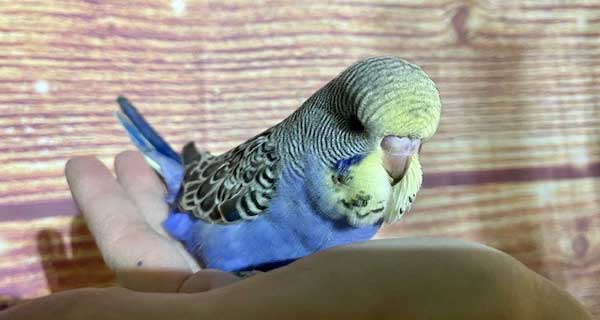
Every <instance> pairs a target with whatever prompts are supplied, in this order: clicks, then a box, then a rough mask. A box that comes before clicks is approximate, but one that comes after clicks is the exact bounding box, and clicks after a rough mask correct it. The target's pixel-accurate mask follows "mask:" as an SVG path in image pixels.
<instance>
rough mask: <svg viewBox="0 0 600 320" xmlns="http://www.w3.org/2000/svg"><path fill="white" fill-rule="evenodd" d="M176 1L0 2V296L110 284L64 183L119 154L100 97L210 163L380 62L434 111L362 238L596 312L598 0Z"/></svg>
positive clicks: (108, 109)
mask: <svg viewBox="0 0 600 320" xmlns="http://www.w3.org/2000/svg"><path fill="white" fill-rule="evenodd" d="M183 3H184V4H185V6H184V8H183V9H181V7H179V8H173V7H171V6H170V3H169V2H151V3H150V2H146V1H137V0H134V1H129V2H127V3H126V4H125V3H123V2H121V1H102V2H98V1H72V0H60V1H53V2H47V3H46V2H39V1H29V0H26V1H17V2H7V3H3V4H2V6H1V7H0V45H2V47H3V48H7V50H3V52H1V53H0V59H1V60H2V66H1V67H0V164H1V165H0V274H4V275H10V277H0V279H1V280H0V295H3V294H9V295H14V296H16V297H18V298H19V297H20V298H30V297H35V296H39V295H43V294H47V293H49V292H51V291H55V290H63V289H67V288H73V287H77V286H84V285H107V284H110V283H111V281H112V280H111V277H110V273H109V272H108V270H107V269H106V267H105V266H103V265H102V263H101V262H100V261H101V260H99V259H100V256H99V254H98V252H97V249H95V247H94V245H93V243H92V239H91V237H90V236H89V233H88V232H87V231H86V230H85V228H83V225H82V222H81V220H80V218H78V216H77V211H76V209H75V208H74V207H73V206H72V204H71V203H70V200H69V197H70V195H69V192H68V189H67V185H66V183H65V180H64V177H63V173H62V172H63V167H64V163H65V161H66V160H67V159H68V158H70V157H73V156H77V155H85V154H93V155H96V156H98V157H100V158H101V159H102V160H103V161H104V162H105V163H107V164H108V165H110V164H111V162H112V157H114V155H115V154H117V153H118V152H119V151H121V150H124V149H131V145H130V143H129V142H128V140H127V138H126V137H125V136H124V134H123V133H122V130H121V129H120V128H119V126H118V125H117V123H116V121H115V120H114V116H113V115H112V111H113V110H114V109H115V107H116V105H115V102H114V100H115V98H116V96H117V95H119V94H125V95H127V96H128V97H130V98H131V99H132V100H133V101H134V103H136V104H137V105H138V106H139V108H140V109H141V110H142V111H143V113H144V114H145V115H147V117H148V119H149V120H150V121H151V122H152V123H153V124H154V125H155V127H156V128H157V129H158V131H159V132H162V133H163V134H164V136H165V137H166V138H167V139H168V140H169V141H170V142H172V143H173V145H174V146H175V147H177V148H179V147H181V146H182V145H183V144H184V143H185V142H187V141H189V140H195V141H198V144H199V145H200V146H202V147H204V148H207V149H210V150H212V151H215V152H222V151H225V150H227V149H228V148H231V147H233V146H235V145H236V144H238V143H240V142H242V141H244V140H245V139H247V138H249V137H251V136H253V135H254V134H256V133H258V132H260V131H262V130H264V129H265V128H266V127H269V126H271V125H273V124H275V123H277V122H278V121H280V120H281V119H283V118H284V117H286V116H287V115H288V114H289V113H290V112H292V111H293V110H294V109H295V108H296V107H297V106H299V105H300V104H301V103H302V101H303V100H304V99H306V98H307V97H308V96H310V95H311V94H312V93H313V92H314V91H315V90H317V89H318V88H319V87H320V86H322V85H323V84H324V83H326V82H327V81H328V80H330V79H331V78H332V77H334V76H335V75H336V74H337V73H339V72H340V71H341V70H343V69H344V68H345V67H346V66H348V65H349V64H351V63H352V62H354V61H355V60H356V59H359V58H361V57H365V56H369V55H381V54H394V55H399V56H402V57H405V58H407V59H409V60H411V61H414V62H416V63H419V64H420V65H422V66H423V67H424V69H425V70H426V71H427V72H428V73H429V74H430V75H431V76H432V78H433V79H434V80H435V81H436V83H437V84H438V86H439V89H440V92H441V96H442V101H443V105H444V106H443V108H444V109H443V115H442V122H441V125H440V128H439V131H438V134H437V135H436V136H435V138H434V139H433V140H431V141H429V142H428V143H427V144H426V145H425V147H424V149H423V151H424V154H423V157H422V159H423V166H424V168H425V170H426V174H427V175H426V178H425V181H426V182H425V183H426V184H425V187H426V188H425V189H424V190H423V192H422V193H421V195H420V196H419V200H417V203H416V208H415V209H414V211H413V212H412V213H411V214H410V215H409V216H408V217H407V218H406V219H404V221H402V223H400V224H398V225H394V226H388V227H386V228H385V229H384V230H382V232H381V233H380V234H379V236H380V237H393V236H398V235H443V236H452V237H460V238H466V239H472V240H477V241H481V242H484V243H487V244H490V245H493V246H495V247H497V248H500V249H502V250H505V251H507V252H508V253H510V254H512V255H514V256H515V257H517V258H518V259H519V260H521V261H522V262H523V263H525V264H526V265H528V266H530V267H531V268H533V269H535V270H536V271H538V272H540V273H542V274H543V275H545V276H547V277H549V278H551V279H552V280H553V281H555V282H557V283H558V284H559V285H561V286H562V287H564V288H566V289H568V290H569V291H570V292H572V293H573V294H574V295H575V296H576V297H578V298H579V299H580V300H581V301H582V302H584V303H585V304H586V306H588V307H589V308H590V310H592V312H594V314H595V315H597V316H598V315H600V305H599V303H598V301H600V284H599V283H598V281H597V277H598V274H599V272H600V270H598V269H599V268H600V252H598V251H599V250H600V245H599V243H598V241H600V234H599V233H598V232H599V231H596V230H600V229H599V228H598V224H599V223H600V221H599V220H600V205H599V203H598V200H599V198H598V195H597V194H598V192H597V190H599V188H598V187H599V185H598V181H599V180H598V177H599V176H600V143H599V142H600V129H599V128H600V109H599V105H600V96H599V95H600V63H599V62H600V40H599V39H600V37H599V35H600V2H598V1H585V2H578V1H570V2H565V1H559V0H551V1H544V2H538V1H515V2H508V1H495V2H490V1H470V2H464V1H438V0H436V1H427V2H422V1H409V2H406V1H386V0H376V1H365V0H357V1H354V0H350V1H332V2H327V3H323V2H319V1H307V2H304V3H303V5H298V4H297V3H296V2H293V1H259V2H255V1H252V2H249V1H241V0H238V1H228V2H227V4H222V3H221V1H216V0H215V1H200V0H196V1H191V0H187V1H185V2H183ZM80 266H85V268H84V269H82V268H81V267H80ZM88 275H93V277H92V278H91V279H92V280H90V281H87V280H85V279H86V277H87V276H88ZM0 300H2V299H0Z"/></svg>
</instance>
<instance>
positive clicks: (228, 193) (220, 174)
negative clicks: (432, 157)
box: [116, 57, 441, 272]
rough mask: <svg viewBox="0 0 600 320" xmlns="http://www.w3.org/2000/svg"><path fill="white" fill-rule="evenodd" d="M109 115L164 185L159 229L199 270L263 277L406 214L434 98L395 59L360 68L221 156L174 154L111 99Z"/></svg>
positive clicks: (435, 120) (131, 110)
mask: <svg viewBox="0 0 600 320" xmlns="http://www.w3.org/2000/svg"><path fill="white" fill-rule="evenodd" d="M118 103H119V105H120V111H117V112H116V114H117V117H118V119H119V120H120V122H121V123H122V124H123V126H124V127H125V129H126V131H127V133H128V134H129V136H130V138H131V140H132V141H133V143H134V144H135V145H136V146H137V147H138V149H140V151H141V152H142V153H143V154H144V156H145V157H146V159H147V161H148V163H149V164H150V165H151V166H152V167H153V168H154V169H155V170H156V171H157V172H158V174H159V175H160V176H162V178H163V181H164V182H165V184H166V186H167V194H166V197H165V200H166V201H167V202H168V203H169V205H170V208H171V211H170V212H169V215H168V218H167V219H166V220H165V221H164V223H163V227H164V228H165V230H166V231H167V232H168V234H169V235H171V236H172V237H173V238H175V239H177V240H179V241H181V242H182V243H183V244H184V245H185V247H186V249H187V250H188V251H189V252H190V253H191V254H192V255H193V256H194V257H195V258H196V259H197V260H198V261H199V262H200V263H201V265H203V266H205V267H207V268H215V269H220V270H223V271H230V272H244V271H250V270H263V271H264V270H270V269H273V268H277V267H280V266H283V265H285V264H287V263H290V262H292V261H294V260H296V259H299V258H301V257H304V256H306V255H309V254H311V253H314V252H316V251H319V250H322V249H326V248H330V247H333V246H338V245H343V244H348V243H352V242H357V241H365V240H368V239H370V238H372V237H373V236H374V234H375V233H376V232H377V230H378V229H379V228H380V227H381V225H382V223H383V222H386V223H388V222H394V221H396V220H398V219H399V218H400V217H402V216H403V215H404V214H405V213H406V212H407V211H408V210H409V209H410V207H411V204H412V203H413V201H414V200H415V197H416V195H417V192H418V191H419V189H420V187H421V182H422V179H423V178H422V176H423V173H422V169H421V164H420V162H419V152H420V150H421V145H422V144H423V143H424V142H425V141H427V140H428V139H430V138H431V137H432V136H433V134H434V133H435V131H436V130H437V127H438V124H439V119H440V112H441V102H440V97H439V93H438V90H437V88H436V86H435V84H434V82H433V81H432V80H431V79H430V78H429V76H428V75H427V74H426V73H425V72H424V71H423V70H422V69H421V68H420V67H418V66H416V65H414V64H411V63H409V62H407V61H405V60H402V59H399V58H396V57H374V58H368V59H364V60H361V61H359V62H357V63H355V64H354V65H352V66H350V67H349V68H348V69H346V70H345V71H343V72H342V73H340V74H339V75H338V76H337V77H335V78H334V79H333V80H331V81H330V82H329V83H327V84H326V85H325V86H323V87H322V88H321V89H319V90H318V91H317V92H316V93H314V94H313V95H312V96H311V97H310V98H308V99H307V100H306V101H305V102H304V103H303V104H302V105H301V106H300V107H299V108H298V109H297V110H296V111H295V112H293V113H292V114H291V115H290V116H289V117H287V118H286V119H284V120H283V121H281V122H280V123H278V124H277V125H275V126H273V127H271V128H269V129H267V130H266V131H264V132H262V133H260V134H258V135H257V136H255V137H253V138H251V139H249V140H248V141H246V142H244V143H243V144H241V145H239V146H237V147H235V148H233V149H231V150H230V151H228V152H225V153H223V154H221V155H212V154H210V153H209V152H207V151H199V150H198V149H197V148H196V146H195V144H194V143H193V142H190V143H188V144H186V145H185V146H184V147H183V151H182V152H181V154H179V153H177V152H175V151H174V150H173V149H172V148H171V147H170V146H169V145H168V144H167V143H166V142H165V141H164V140H163V138H161V137H160V136H159V135H158V134H157V133H156V132H155V130H154V129H153V128H152V127H151V126H150V125H149V124H148V123H147V122H146V121H145V120H144V118H143V117H142V116H141V115H140V113H139V112H138V111H137V109H136V108H135V107H134V106H133V105H132V104H131V103H130V102H129V101H128V100H127V99H125V98H123V97H119V98H118Z"/></svg>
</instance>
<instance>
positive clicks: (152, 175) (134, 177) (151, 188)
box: [115, 151, 200, 272]
mask: <svg viewBox="0 0 600 320" xmlns="http://www.w3.org/2000/svg"><path fill="white" fill-rule="evenodd" d="M115 172H116V173H117V181H119V183H120V184H121V186H123V188H124V189H125V190H126V192H127V194H128V196H129V198H131V199H132V200H133V201H134V202H135V204H136V206H137V207H138V208H139V212H140V213H141V214H142V216H143V217H144V219H145V220H146V221H147V222H148V224H149V225H150V226H151V227H152V229H154V231H156V232H158V233H159V234H161V235H162V236H164V237H165V240H168V241H171V242H173V243H174V246H176V247H177V251H178V252H179V254H180V255H181V256H182V257H183V258H184V259H185V260H186V261H187V264H188V265H189V266H190V268H191V271H192V272H196V271H198V270H200V267H199V266H198V263H197V262H196V260H195V259H194V258H192V257H191V256H190V254H189V253H188V252H187V251H186V250H185V248H184V247H183V245H181V244H180V243H179V242H177V241H175V240H173V239H172V238H171V237H170V236H169V235H167V233H166V231H165V229H164V228H163V227H162V223H163V221H164V220H165V219H166V218H167V213H168V206H167V204H166V202H165V200H164V197H165V187H164V184H163V183H162V181H160V179H159V178H158V175H157V174H156V172H154V171H153V170H152V169H151V168H150V166H148V164H147V163H146V161H145V160H144V158H143V156H142V155H141V154H140V153H139V152H135V151H125V152H122V153H120V154H119V155H117V157H116V158H115Z"/></svg>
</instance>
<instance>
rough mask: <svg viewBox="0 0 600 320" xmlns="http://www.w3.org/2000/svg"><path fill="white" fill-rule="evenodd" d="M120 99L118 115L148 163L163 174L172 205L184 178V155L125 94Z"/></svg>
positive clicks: (169, 201)
mask: <svg viewBox="0 0 600 320" xmlns="http://www.w3.org/2000/svg"><path fill="white" fill-rule="evenodd" d="M117 102H118V103H119V106H120V109H121V110H120V111H117V112H116V113H115V114H116V116H117V118H118V119H119V122H121V124H122V125H123V127H124V128H125V131H126V132H127V134H128V135H129V137H130V138H131V141H132V142H133V144H134V145H135V146H136V147H137V148H138V149H139V150H140V152H142V154H143V155H144V157H145V158H146V160H147V161H148V163H149V164H150V165H151V166H152V167H153V168H154V169H155V170H156V171H158V173H159V174H160V175H161V176H162V177H163V179H164V180H165V183H166V185H167V196H166V199H165V200H166V201H167V202H168V203H169V204H172V203H173V202H174V201H175V198H176V197H177V193H178V192H179V187H180V186H181V181H182V180H183V164H182V161H181V157H180V156H179V155H178V154H177V152H175V150H173V148H171V147H170V146H169V144H168V143H167V142H166V141H165V140H164V139H163V138H162V137H161V136H160V135H159V134H158V133H157V132H156V131H155V130H154V129H153V128H152V126H150V124H149V123H148V122H147V121H146V119H144V117H143V116H142V115H141V114H140V113H139V112H138V111H137V109H136V108H135V107H134V106H133V105H132V104H131V103H130V102H129V101H128V100H127V99H126V98H124V97H119V98H118V99H117Z"/></svg>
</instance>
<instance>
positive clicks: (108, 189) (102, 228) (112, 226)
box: [65, 157, 147, 269]
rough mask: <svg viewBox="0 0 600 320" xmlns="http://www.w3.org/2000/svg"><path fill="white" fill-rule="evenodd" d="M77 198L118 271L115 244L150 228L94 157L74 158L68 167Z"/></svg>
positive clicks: (110, 263) (112, 266) (68, 178)
mask: <svg viewBox="0 0 600 320" xmlns="http://www.w3.org/2000/svg"><path fill="white" fill-rule="evenodd" d="M65 174H66V177H67V182H68V183H69V187H70V189H71V193H72V194H73V199H74V200H75V202H76V203H77V205H78V206H79V208H80V209H81V211H82V213H83V215H84V217H85V220H86V221H87V223H88V225H89V227H90V231H91V232H92V235H93V236H94V238H95V239H96V242H97V244H98V247H99V248H100V250H101V251H102V254H103V256H104V259H105V261H106V262H107V263H108V264H109V266H110V267H111V268H113V269H114V267H115V266H116V263H117V261H119V260H120V259H119V258H121V257H120V256H121V254H120V252H121V250H112V249H113V248H112V247H113V246H114V243H115V241H118V240H119V239H122V238H123V237H125V236H127V235H128V234H130V233H131V229H132V228H137V229H138V230H139V229H143V228H147V224H146V223H145V221H144V219H143V218H142V217H141V216H140V215H138V214H137V212H136V211H137V208H136V207H135V206H134V205H133V204H132V203H131V201H129V199H128V198H127V196H126V195H125V192H124V190H123V188H122V187H121V185H120V184H119V183H117V181H116V180H115V178H114V177H113V176H112V174H111V172H110V171H109V170H108V168H106V167H105V166H104V165H103V164H102V163H101V162H100V161H99V160H98V159H96V158H94V157H80V158H74V159H71V160H69V162H67V165H66V167H65Z"/></svg>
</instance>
